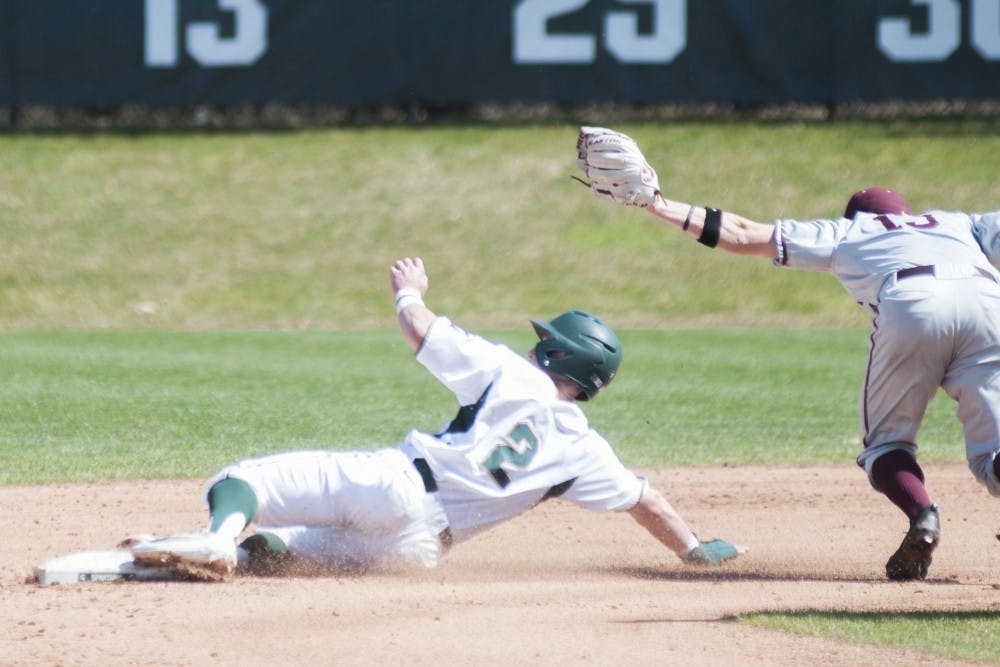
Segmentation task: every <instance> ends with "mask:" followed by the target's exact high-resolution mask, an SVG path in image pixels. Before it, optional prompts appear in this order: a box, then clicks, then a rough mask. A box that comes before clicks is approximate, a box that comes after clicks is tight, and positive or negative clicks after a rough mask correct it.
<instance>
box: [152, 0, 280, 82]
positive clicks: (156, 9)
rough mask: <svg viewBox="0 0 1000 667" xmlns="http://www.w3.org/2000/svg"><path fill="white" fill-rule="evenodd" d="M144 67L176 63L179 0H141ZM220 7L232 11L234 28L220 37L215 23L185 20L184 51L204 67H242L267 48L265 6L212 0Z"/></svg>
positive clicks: (257, 2) (243, 0) (255, 2)
mask: <svg viewBox="0 0 1000 667" xmlns="http://www.w3.org/2000/svg"><path fill="white" fill-rule="evenodd" d="M145 2H146V5H145V27H144V29H145V43H146V52H145V59H146V66H147V67H176V66H177V63H178V60H179V50H180V45H179V42H180V41H181V37H182V35H181V32H180V26H179V21H180V18H179V14H180V11H179V8H178V3H179V2H180V0H145ZM216 5H217V6H218V8H219V10H221V11H228V12H232V14H233V19H234V24H235V26H236V29H235V31H234V34H233V36H232V37H223V36H222V31H221V30H220V28H219V25H218V24H217V23H211V22H196V23H189V24H188V25H187V26H186V29H185V31H184V35H183V37H184V42H185V44H186V47H187V53H188V55H190V56H191V57H192V58H193V59H194V60H195V61H196V62H197V63H198V64H200V65H204V66H206V67H246V66H248V65H253V64H254V63H255V62H257V61H258V60H259V59H260V57H261V56H263V55H264V54H265V53H266V52H267V8H266V7H265V6H264V5H263V3H262V2H261V0H216Z"/></svg>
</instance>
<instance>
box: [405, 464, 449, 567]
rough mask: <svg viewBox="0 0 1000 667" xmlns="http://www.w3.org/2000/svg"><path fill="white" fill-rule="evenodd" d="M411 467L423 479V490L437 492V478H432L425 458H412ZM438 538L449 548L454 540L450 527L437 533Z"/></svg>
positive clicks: (432, 473)
mask: <svg viewBox="0 0 1000 667" xmlns="http://www.w3.org/2000/svg"><path fill="white" fill-rule="evenodd" d="M413 467H414V468H416V469H417V472H418V473H420V479H422V480H423V481H424V490H425V491H427V493H437V490H438V485H437V480H436V479H434V472H433V471H432V470H431V467H430V466H429V465H427V459H413ZM438 539H439V540H441V546H442V547H444V549H445V550H446V551H447V550H448V549H450V548H451V545H452V542H454V541H455V539H454V538H453V537H452V534H451V528H445V529H444V530H442V531H441V532H440V533H438Z"/></svg>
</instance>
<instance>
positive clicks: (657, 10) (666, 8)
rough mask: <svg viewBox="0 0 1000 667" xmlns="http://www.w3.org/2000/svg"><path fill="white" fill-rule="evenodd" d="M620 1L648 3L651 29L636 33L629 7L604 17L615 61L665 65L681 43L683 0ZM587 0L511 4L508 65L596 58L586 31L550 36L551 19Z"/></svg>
mask: <svg viewBox="0 0 1000 667" xmlns="http://www.w3.org/2000/svg"><path fill="white" fill-rule="evenodd" d="M618 1H619V2H620V3H621V4H623V5H652V12H653V29H652V31H651V32H650V33H649V34H640V33H639V19H638V17H637V16H636V13H635V12H634V11H627V10H626V9H624V8H623V9H622V10H621V11H611V12H608V13H607V14H606V15H605V16H604V30H603V32H604V48H606V49H607V51H608V53H610V54H611V56H612V57H613V58H614V59H615V60H617V61H618V62H621V63H631V64H650V65H655V64H663V63H669V62H670V61H672V60H673V59H674V58H676V57H677V56H678V54H680V52H681V51H683V50H684V49H685V47H686V46H687V0H618ZM588 2H589V0H520V2H518V3H517V4H516V5H515V6H514V21H513V53H512V57H513V60H514V63H515V64H517V65H527V64H551V65H559V64H561V65H587V64H590V63H593V62H594V59H595V58H596V57H597V38H596V37H595V36H594V35H591V34H587V33H578V34H551V33H549V32H548V22H549V20H551V19H555V18H558V17H560V16H564V15H566V14H571V13H573V12H575V11H578V10H580V9H582V8H583V7H585V6H586V5H587V3H588Z"/></svg>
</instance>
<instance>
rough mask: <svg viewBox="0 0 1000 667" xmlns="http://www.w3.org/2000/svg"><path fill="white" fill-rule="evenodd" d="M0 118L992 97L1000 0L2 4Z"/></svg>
mask: <svg viewBox="0 0 1000 667" xmlns="http://www.w3.org/2000/svg"><path fill="white" fill-rule="evenodd" d="M0 16H2V31H3V32H2V42H0V104H6V105H12V106H27V105H46V106H59V107H97V108H110V107H116V106H120V105H125V104H135V105H144V106H154V107H155V106H188V105H217V106H230V105H245V104H266V103H277V104H288V105H317V106H323V105H361V106H376V105H404V106H411V105H418V106H428V107H439V106H452V105H468V104H475V103H480V102H486V103H511V102H527V103H531V102H557V103H561V104H584V103H591V102H608V101H617V102H624V103H635V104H646V103H657V104H661V103H704V102H720V103H735V104H740V105H764V104H782V103H789V102H800V103H823V104H827V103H837V102H852V101H888V100H896V101H899V100H925V99H940V98H952V99H968V100H976V99H1000V0H591V1H588V0H450V1H445V0H418V1H415V0H353V1H344V0H0Z"/></svg>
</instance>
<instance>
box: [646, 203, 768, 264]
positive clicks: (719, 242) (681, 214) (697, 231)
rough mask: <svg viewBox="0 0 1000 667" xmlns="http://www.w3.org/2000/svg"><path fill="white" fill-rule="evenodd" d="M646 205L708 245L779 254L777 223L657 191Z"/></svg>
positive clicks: (744, 252)
mask: <svg viewBox="0 0 1000 667" xmlns="http://www.w3.org/2000/svg"><path fill="white" fill-rule="evenodd" d="M645 209H646V211H648V212H649V213H651V214H652V215H654V216H655V217H657V218H659V219H660V220H663V221H664V222H667V223H670V224H672V225H674V226H675V227H679V228H680V229H682V230H684V231H685V232H686V233H688V234H691V235H692V236H694V238H696V239H698V240H699V241H701V242H702V243H704V244H706V245H708V246H709V247H718V248H721V249H722V250H726V251H728V252H731V253H735V254H737V255H754V256H757V257H766V258H768V259H774V258H775V257H776V254H777V253H776V248H775V245H774V225H766V224H764V223H761V222H755V221H753V220H750V219H749V218H745V217H743V216H742V215H738V214H736V213H731V212H729V211H721V210H718V209H712V208H708V207H705V206H695V205H693V204H686V203H684V202H679V201H673V200H671V199H667V198H665V197H664V196H663V195H658V196H657V197H656V199H655V201H654V202H653V203H652V204H650V205H649V206H646V207H645Z"/></svg>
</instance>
